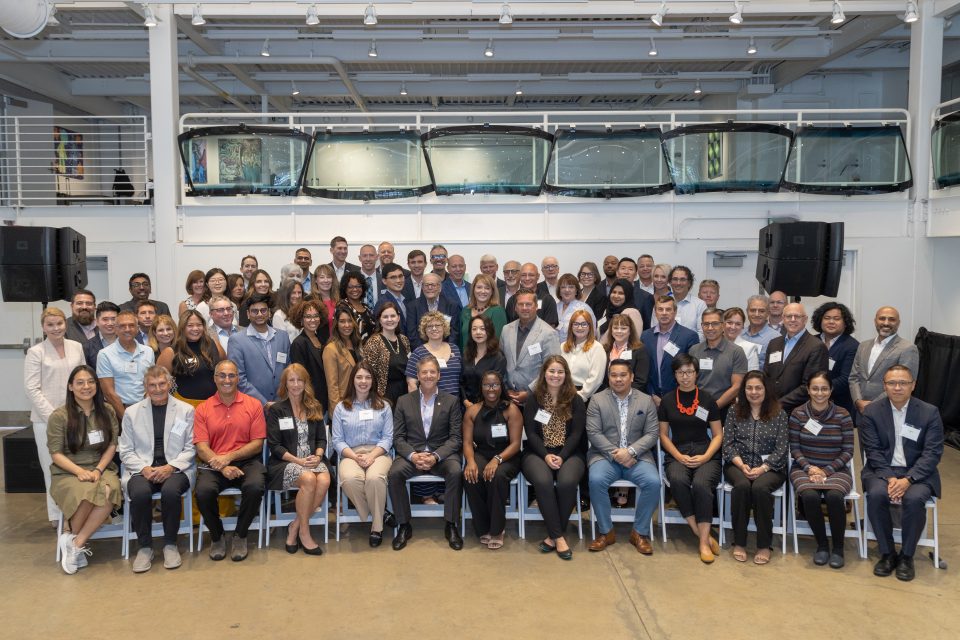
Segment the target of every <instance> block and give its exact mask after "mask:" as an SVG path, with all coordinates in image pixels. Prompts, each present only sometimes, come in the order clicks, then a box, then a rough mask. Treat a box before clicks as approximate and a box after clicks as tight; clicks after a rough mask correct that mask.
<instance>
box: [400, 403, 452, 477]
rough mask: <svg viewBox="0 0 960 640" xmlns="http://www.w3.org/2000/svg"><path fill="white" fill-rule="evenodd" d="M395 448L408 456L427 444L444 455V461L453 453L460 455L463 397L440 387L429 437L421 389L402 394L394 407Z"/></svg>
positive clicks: (434, 451) (403, 455) (432, 450)
mask: <svg viewBox="0 0 960 640" xmlns="http://www.w3.org/2000/svg"><path fill="white" fill-rule="evenodd" d="M393 448H394V450H395V451H396V452H397V456H398V457H401V458H403V459H405V460H406V459H408V458H409V457H410V454H412V453H416V452H418V451H424V450H426V449H427V448H429V449H430V451H431V452H433V453H436V454H437V455H438V456H440V461H441V462H442V461H443V460H446V459H447V458H449V457H450V456H453V455H456V456H459V455H460V451H461V450H462V448H463V414H462V412H461V411H460V401H459V400H457V399H456V398H455V397H453V396H452V395H450V394H449V393H444V392H442V391H437V394H436V395H435V396H434V398H433V421H432V422H431V423H430V437H429V438H427V435H426V433H424V430H423V418H422V417H421V415H420V390H419V389H418V390H416V391H413V392H411V393H408V394H406V395H402V396H400V397H399V398H398V399H397V406H396V407H395V408H394V410H393Z"/></svg>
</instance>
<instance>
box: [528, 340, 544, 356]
mask: <svg viewBox="0 0 960 640" xmlns="http://www.w3.org/2000/svg"><path fill="white" fill-rule="evenodd" d="M541 351H543V349H541V348H540V343H539V342H534V343H533V344H531V345H530V346H528V347H527V353H529V354H530V355H532V356H535V355H537V354H538V353H540V352H541Z"/></svg>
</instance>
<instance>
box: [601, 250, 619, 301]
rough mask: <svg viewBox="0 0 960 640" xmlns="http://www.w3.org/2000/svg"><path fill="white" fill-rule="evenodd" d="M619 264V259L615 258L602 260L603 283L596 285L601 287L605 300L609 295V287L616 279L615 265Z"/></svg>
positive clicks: (610, 257)
mask: <svg viewBox="0 0 960 640" xmlns="http://www.w3.org/2000/svg"><path fill="white" fill-rule="evenodd" d="M619 264H620V258H618V257H617V256H607V257H606V258H604V259H603V275H604V280H603V282H599V283H597V284H598V285H600V286H601V287H603V297H604V298H606V297H607V296H608V295H610V287H612V286H613V282H614V281H615V280H616V279H617V265H619Z"/></svg>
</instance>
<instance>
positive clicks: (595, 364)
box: [560, 309, 607, 402]
mask: <svg viewBox="0 0 960 640" xmlns="http://www.w3.org/2000/svg"><path fill="white" fill-rule="evenodd" d="M568 324H569V330H568V331H567V338H566V340H565V341H564V343H563V344H562V345H560V354H561V355H562V356H563V358H564V360H566V361H567V365H568V366H569V367H570V379H571V380H572V381H573V386H574V387H576V389H577V394H578V395H579V396H580V397H581V398H582V399H583V401H584V402H588V401H589V400H590V396H592V395H593V393H594V392H595V391H596V390H597V389H599V388H600V384H601V383H602V382H603V376H604V374H605V373H606V371H607V352H606V351H604V349H603V345H602V344H600V342H599V341H598V340H597V339H596V334H595V333H594V332H593V317H592V316H591V315H590V313H589V312H588V311H587V310H586V309H579V310H577V311H574V312H573V315H572V316H570V320H569V323H568Z"/></svg>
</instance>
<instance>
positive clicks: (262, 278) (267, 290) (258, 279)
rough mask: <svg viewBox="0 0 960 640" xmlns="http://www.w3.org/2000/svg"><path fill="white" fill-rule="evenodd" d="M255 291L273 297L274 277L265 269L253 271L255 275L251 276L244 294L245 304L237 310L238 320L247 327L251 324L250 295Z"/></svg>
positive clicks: (242, 325)
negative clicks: (249, 313) (248, 309)
mask: <svg viewBox="0 0 960 640" xmlns="http://www.w3.org/2000/svg"><path fill="white" fill-rule="evenodd" d="M255 293H260V294H263V295H268V296H271V298H272V297H273V278H271V277H270V274H269V273H267V272H266V271H264V270H263V269H257V270H256V271H254V272H253V275H252V276H250V284H249V286H248V287H247V295H246V296H244V298H243V304H241V305H240V308H239V309H238V312H237V320H238V323H239V325H240V326H241V327H246V326H248V325H249V324H250V318H249V317H248V316H247V308H248V307H249V306H250V296H252V295H253V294H255ZM271 306H273V305H271Z"/></svg>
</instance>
